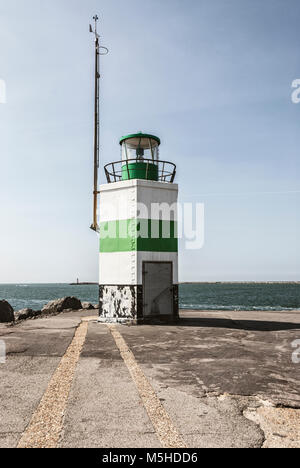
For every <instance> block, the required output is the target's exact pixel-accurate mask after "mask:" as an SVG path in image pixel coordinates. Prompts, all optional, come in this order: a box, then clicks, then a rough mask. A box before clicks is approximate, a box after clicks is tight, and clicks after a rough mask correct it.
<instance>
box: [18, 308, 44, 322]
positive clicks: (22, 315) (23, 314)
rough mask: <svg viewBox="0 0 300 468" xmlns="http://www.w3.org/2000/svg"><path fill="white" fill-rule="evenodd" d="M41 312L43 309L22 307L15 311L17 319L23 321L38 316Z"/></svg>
mask: <svg viewBox="0 0 300 468" xmlns="http://www.w3.org/2000/svg"><path fill="white" fill-rule="evenodd" d="M41 313H42V311H41V310H32V309H22V310H19V311H18V312H15V320H16V321H18V322H21V321H22V320H28V319H30V318H35V317H38V316H39V315H41Z"/></svg>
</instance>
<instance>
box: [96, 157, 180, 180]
mask: <svg viewBox="0 0 300 468" xmlns="http://www.w3.org/2000/svg"><path fill="white" fill-rule="evenodd" d="M104 171H105V175H106V178H107V182H108V183H109V184H111V183H114V182H121V181H124V180H133V179H142V180H153V181H157V182H166V183H169V184H173V183H174V180H175V177H176V165H175V164H173V163H171V162H169V161H153V159H144V158H143V159H139V158H136V159H128V160H127V161H117V162H113V163H110V164H107V165H106V166H105V167H104Z"/></svg>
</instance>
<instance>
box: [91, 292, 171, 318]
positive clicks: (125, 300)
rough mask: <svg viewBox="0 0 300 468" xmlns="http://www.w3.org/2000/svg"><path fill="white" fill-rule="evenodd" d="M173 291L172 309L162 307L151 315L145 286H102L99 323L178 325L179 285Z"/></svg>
mask: <svg viewBox="0 0 300 468" xmlns="http://www.w3.org/2000/svg"><path fill="white" fill-rule="evenodd" d="M171 289H172V291H171V297H172V303H171V307H166V308H164V307H161V308H160V310H152V311H151V313H149V310H147V308H146V307H145V305H146V304H145V300H144V299H145V298H144V291H143V286H141V285H138V286H132V285H114V286H101V285H100V288H99V320H98V321H99V322H100V323H120V324H123V325H127V324H129V325H140V324H158V323H160V324H167V323H176V322H178V320H179V303H178V285H174V286H173V287H172V288H171Z"/></svg>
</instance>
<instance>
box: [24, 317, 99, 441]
mask: <svg viewBox="0 0 300 468" xmlns="http://www.w3.org/2000/svg"><path fill="white" fill-rule="evenodd" d="M92 320H95V317H88V318H84V319H82V323H81V324H80V325H79V327H78V328H77V330H76V332H75V335H74V338H73V340H72V343H71V344H70V346H69V348H68V349H67V351H66V353H65V354H64V356H63V358H62V360H61V361H60V364H59V366H58V367H57V369H56V371H55V373H54V374H53V377H52V379H51V380H50V383H49V385H48V388H47V390H46V392H45V393H44V395H43V398H42V399H41V402H40V404H39V406H38V408H37V410H36V411H35V413H34V414H33V416H32V419H31V422H30V423H29V426H28V427H27V429H26V430H25V432H24V433H23V435H22V437H21V440H20V442H19V444H18V448H56V447H57V445H58V442H59V440H60V435H61V432H62V428H63V417H64V412H65V409H66V405H67V401H68V397H69V393H70V390H71V385H72V382H73V377H74V373H75V370H76V365H77V362H78V359H79V357H80V353H81V351H82V347H83V345H84V342H85V338H86V334H87V329H88V323H89V322H90V321H92Z"/></svg>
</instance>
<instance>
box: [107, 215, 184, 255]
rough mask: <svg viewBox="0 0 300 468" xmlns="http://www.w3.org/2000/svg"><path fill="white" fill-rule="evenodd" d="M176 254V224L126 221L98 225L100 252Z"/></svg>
mask: <svg viewBox="0 0 300 468" xmlns="http://www.w3.org/2000/svg"><path fill="white" fill-rule="evenodd" d="M132 251H133V252H135V251H140V252H172V253H173V252H178V238H177V222H175V221H155V220H151V219H141V220H136V219H127V220H121V221H108V222H105V223H101V224H100V252H101V253H112V252H132Z"/></svg>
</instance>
